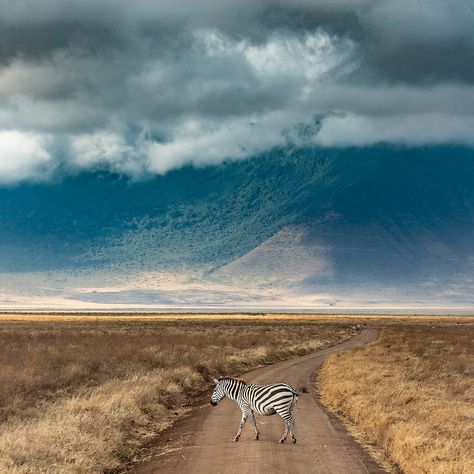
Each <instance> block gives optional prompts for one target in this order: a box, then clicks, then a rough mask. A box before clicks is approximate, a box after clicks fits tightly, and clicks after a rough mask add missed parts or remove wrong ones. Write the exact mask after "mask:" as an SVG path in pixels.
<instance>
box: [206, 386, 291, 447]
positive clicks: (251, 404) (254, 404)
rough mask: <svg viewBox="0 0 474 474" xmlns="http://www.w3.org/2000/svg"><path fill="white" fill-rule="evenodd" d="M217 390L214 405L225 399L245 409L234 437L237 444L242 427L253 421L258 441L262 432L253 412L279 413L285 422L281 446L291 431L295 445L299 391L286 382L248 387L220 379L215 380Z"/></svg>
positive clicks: (213, 397) (212, 400) (214, 394)
mask: <svg viewBox="0 0 474 474" xmlns="http://www.w3.org/2000/svg"><path fill="white" fill-rule="evenodd" d="M214 383H215V384H216V387H215V389H214V393H213V394H212V398H211V405H213V406H215V405H217V404H218V403H219V402H220V401H221V400H222V399H223V398H224V397H228V398H230V399H231V400H234V401H235V402H236V403H237V404H238V405H239V407H240V409H241V410H242V419H241V421H240V426H239V430H238V431H237V434H236V435H235V437H234V441H238V440H239V438H240V434H241V433H242V428H243V427H244V425H245V422H246V421H247V418H249V419H250V421H251V422H252V425H253V427H254V430H255V439H258V437H259V435H260V432H259V430H258V427H257V422H256V421H255V417H254V413H258V414H259V415H274V414H275V413H278V414H279V415H280V416H281V417H282V418H283V419H284V420H285V432H284V433H283V436H282V438H281V439H280V443H284V442H285V440H286V438H287V436H288V431H289V432H290V434H291V440H292V441H293V443H296V438H295V418H294V417H293V413H292V411H293V408H294V406H295V404H296V402H297V401H298V395H299V394H298V392H297V391H296V390H295V389H294V388H293V387H292V386H291V385H288V384H286V383H275V384H268V385H255V384H247V383H246V382H245V381H244V380H240V379H234V378H232V377H221V378H219V379H214Z"/></svg>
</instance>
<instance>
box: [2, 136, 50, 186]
mask: <svg viewBox="0 0 474 474" xmlns="http://www.w3.org/2000/svg"><path fill="white" fill-rule="evenodd" d="M53 166H54V161H53V158H52V156H51V155H50V153H49V152H48V151H47V140H46V139H45V137H43V136H40V135H35V134H31V133H21V132H17V131H0V183H5V184H10V183H13V182H17V181H22V180H25V179H31V178H37V177H43V178H45V177H47V176H48V175H49V174H50V172H51V169H52V167H53Z"/></svg>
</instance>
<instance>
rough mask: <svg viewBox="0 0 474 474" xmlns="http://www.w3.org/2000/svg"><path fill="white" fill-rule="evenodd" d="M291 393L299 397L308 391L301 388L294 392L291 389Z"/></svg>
mask: <svg viewBox="0 0 474 474" xmlns="http://www.w3.org/2000/svg"><path fill="white" fill-rule="evenodd" d="M293 393H294V394H295V395H296V396H299V395H302V394H303V393H308V389H307V388H306V387H301V388H300V389H299V390H294V389H293Z"/></svg>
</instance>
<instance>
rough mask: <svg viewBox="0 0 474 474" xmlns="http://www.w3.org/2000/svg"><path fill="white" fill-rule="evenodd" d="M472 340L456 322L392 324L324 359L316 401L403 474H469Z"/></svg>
mask: <svg viewBox="0 0 474 474" xmlns="http://www.w3.org/2000/svg"><path fill="white" fill-rule="evenodd" d="M471 321H472V320H471ZM453 323H454V324H453ZM473 341H474V325H473V323H472V322H470V321H469V320H462V318H461V319H458V320H457V321H450V320H446V319H440V320H438V321H437V320H436V319H431V320H430V323H429V324H423V325H419V324H411V325H407V324H403V325H400V324H399V323H398V322H397V321H396V320H394V321H393V322H392V324H391V325H389V326H386V327H385V328H383V330H382V332H381V335H380V337H379V339H378V340H377V341H376V342H375V343H373V344H371V345H369V346H366V347H363V348H359V349H353V350H349V351H345V352H342V353H338V354H334V355H332V356H331V357H330V358H328V359H327V360H326V362H325V363H324V365H323V367H322V369H321V372H320V374H319V379H318V388H319V392H320V394H321V397H322V401H323V403H325V404H326V406H327V407H329V408H330V409H331V410H332V411H334V412H335V413H337V414H338V415H339V416H341V417H342V418H343V420H345V421H346V422H347V423H348V424H349V428H350V430H351V431H352V432H353V433H354V434H355V435H356V437H357V438H359V439H360V440H361V441H363V442H365V443H367V444H373V445H376V446H379V447H380V448H382V449H383V450H384V451H385V453H386V454H387V455H388V457H389V458H390V459H391V460H392V461H393V462H394V463H395V464H396V465H397V466H398V467H399V468H400V469H401V470H402V471H403V472H405V473H407V474H412V473H413V474H415V473H416V474H418V473H430V474H431V473H432V474H436V473H440V474H441V473H443V474H448V473H452V474H454V473H466V474H467V473H472V472H474V444H473V440H474V344H473Z"/></svg>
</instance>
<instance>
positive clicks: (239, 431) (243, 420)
mask: <svg viewBox="0 0 474 474" xmlns="http://www.w3.org/2000/svg"><path fill="white" fill-rule="evenodd" d="M246 421H247V413H245V412H244V411H243V412H242V419H241V420H240V425H239V430H238V431H237V434H236V435H235V436H234V441H236V442H237V441H239V438H240V434H241V433H242V428H243V427H244V425H245V422H246Z"/></svg>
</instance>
